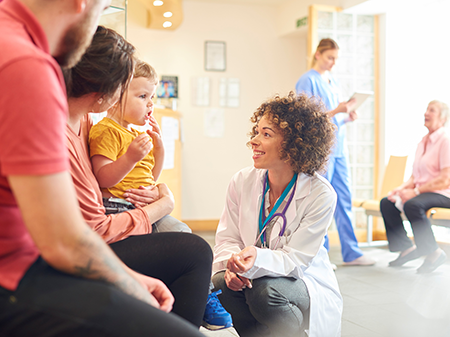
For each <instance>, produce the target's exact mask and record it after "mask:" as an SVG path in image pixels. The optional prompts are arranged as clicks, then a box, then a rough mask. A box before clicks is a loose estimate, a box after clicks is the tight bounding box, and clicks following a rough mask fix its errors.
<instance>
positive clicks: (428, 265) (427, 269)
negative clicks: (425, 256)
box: [417, 252, 447, 274]
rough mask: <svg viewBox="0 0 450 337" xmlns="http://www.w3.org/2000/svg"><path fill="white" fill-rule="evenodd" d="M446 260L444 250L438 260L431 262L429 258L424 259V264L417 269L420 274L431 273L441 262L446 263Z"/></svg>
mask: <svg viewBox="0 0 450 337" xmlns="http://www.w3.org/2000/svg"><path fill="white" fill-rule="evenodd" d="M445 260H447V255H446V254H445V253H444V252H441V255H440V256H439V257H438V258H437V260H436V261H434V262H430V261H428V260H425V261H423V264H422V265H421V266H420V267H419V269H417V273H418V274H426V273H431V272H432V271H433V270H435V269H436V268H437V267H439V266H440V265H441V264H444V262H445Z"/></svg>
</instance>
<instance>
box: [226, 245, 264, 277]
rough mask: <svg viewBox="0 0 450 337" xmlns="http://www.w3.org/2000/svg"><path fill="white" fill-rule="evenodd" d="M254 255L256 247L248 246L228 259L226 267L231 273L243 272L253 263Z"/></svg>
mask: <svg viewBox="0 0 450 337" xmlns="http://www.w3.org/2000/svg"><path fill="white" fill-rule="evenodd" d="M256 255H257V251H256V248H255V247H253V246H248V247H246V248H244V249H243V250H241V251H240V252H239V253H238V254H233V256H231V257H230V258H229V259H228V262H227V269H229V270H230V271H232V272H233V273H245V272H247V271H248V270H250V268H251V267H253V265H254V264H255V260H256Z"/></svg>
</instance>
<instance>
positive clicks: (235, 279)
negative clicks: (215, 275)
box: [224, 269, 252, 291]
mask: <svg viewBox="0 0 450 337" xmlns="http://www.w3.org/2000/svg"><path fill="white" fill-rule="evenodd" d="M224 279H225V283H226V284H227V287H228V288H229V289H231V290H233V291H240V290H242V289H244V288H245V287H248V288H251V287H252V283H251V282H250V280H249V279H248V278H246V277H244V276H238V275H237V274H236V273H233V272H231V271H230V270H228V269H227V270H226V271H225V276H224Z"/></svg>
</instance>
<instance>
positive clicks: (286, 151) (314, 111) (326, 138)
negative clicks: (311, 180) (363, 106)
mask: <svg viewBox="0 0 450 337" xmlns="http://www.w3.org/2000/svg"><path fill="white" fill-rule="evenodd" d="M263 116H266V118H267V119H268V120H269V121H270V122H271V123H272V124H273V125H274V126H275V127H276V128H278V129H279V130H281V132H282V134H283V138H284V139H283V142H282V143H281V151H280V158H281V159H283V160H285V161H286V162H287V163H288V164H289V165H290V166H291V167H292V169H293V170H294V172H296V173H305V174H307V175H309V176H312V175H313V174H314V173H315V172H321V171H323V170H324V168H325V164H326V162H327V160H328V156H329V155H330V153H331V149H332V147H333V144H334V142H335V135H334V132H335V126H334V124H333V123H332V122H331V120H330V118H329V117H328V115H327V113H326V109H325V106H324V105H323V103H321V102H320V101H318V100H316V99H314V98H309V97H308V96H306V95H304V94H301V95H298V96H297V95H296V94H295V93H294V92H292V91H291V92H290V93H289V95H287V96H285V97H280V96H278V95H277V96H275V97H274V98H272V99H270V100H268V101H267V102H264V103H263V104H261V106H260V107H259V108H258V109H257V110H256V111H255V113H254V114H253V116H252V117H251V119H250V120H251V121H252V123H254V125H253V127H252V131H251V132H250V139H253V138H254V137H256V135H257V131H256V128H257V125H258V123H259V121H260V120H261V118H262V117H263ZM247 145H249V146H250V145H251V141H250V142H248V143H247Z"/></svg>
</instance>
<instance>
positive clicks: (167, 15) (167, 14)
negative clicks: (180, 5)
mask: <svg viewBox="0 0 450 337" xmlns="http://www.w3.org/2000/svg"><path fill="white" fill-rule="evenodd" d="M163 15H164V17H165V18H171V17H172V15H173V14H172V12H165V13H164V14H163Z"/></svg>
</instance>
